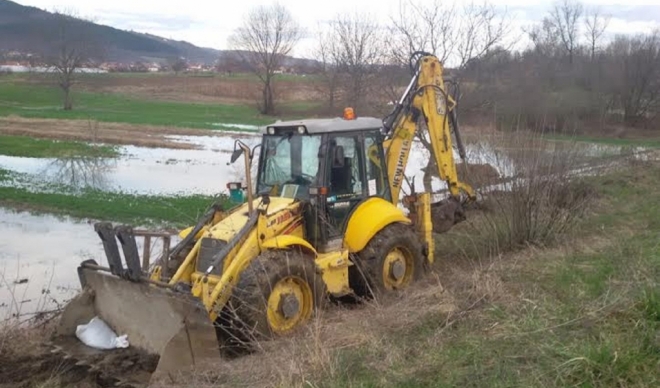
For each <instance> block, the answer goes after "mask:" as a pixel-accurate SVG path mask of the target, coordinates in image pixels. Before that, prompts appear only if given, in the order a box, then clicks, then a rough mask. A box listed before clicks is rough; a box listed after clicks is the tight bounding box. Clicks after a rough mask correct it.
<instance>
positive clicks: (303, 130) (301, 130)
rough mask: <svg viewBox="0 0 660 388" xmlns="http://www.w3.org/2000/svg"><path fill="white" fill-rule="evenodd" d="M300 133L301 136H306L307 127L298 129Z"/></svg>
mask: <svg viewBox="0 0 660 388" xmlns="http://www.w3.org/2000/svg"><path fill="white" fill-rule="evenodd" d="M298 133H299V134H301V135H304V134H305V127H303V126H300V127H298Z"/></svg>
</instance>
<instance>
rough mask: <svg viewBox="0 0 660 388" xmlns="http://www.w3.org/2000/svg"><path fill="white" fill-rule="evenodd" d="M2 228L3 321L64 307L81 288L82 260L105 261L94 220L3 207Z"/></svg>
mask: <svg viewBox="0 0 660 388" xmlns="http://www.w3.org/2000/svg"><path fill="white" fill-rule="evenodd" d="M0 231H1V233H2V239H0V321H2V320H3V319H7V318H10V317H12V315H15V314H16V315H21V316H26V317H30V316H31V315H32V314H33V313H35V312H39V311H49V310H52V309H56V308H58V307H60V306H61V305H62V303H64V301H66V300H67V299H68V298H70V297H72V296H73V295H75V293H76V292H77V291H78V290H79V288H80V283H79V281H78V275H77V272H76V268H77V266H78V264H79V263H80V262H82V261H83V260H88V259H94V260H96V261H97V263H99V264H100V265H107V261H106V260H105V256H104V253H103V246H102V244H101V240H100V239H99V238H98V236H97V235H96V233H95V232H94V226H93V224H92V223H90V222H84V221H79V220H75V219H72V218H70V217H55V216H50V215H40V216H35V215H31V214H29V213H27V212H20V213H17V212H13V211H11V210H6V209H2V208H0ZM177 241H178V240H177V238H176V236H174V238H173V243H176V242H177ZM137 242H138V248H139V249H140V252H142V247H143V244H142V243H143V241H142V239H140V238H139V239H137ZM151 247H152V255H154V256H156V255H158V254H160V253H162V251H163V248H162V242H160V241H159V240H153V241H152V243H151Z"/></svg>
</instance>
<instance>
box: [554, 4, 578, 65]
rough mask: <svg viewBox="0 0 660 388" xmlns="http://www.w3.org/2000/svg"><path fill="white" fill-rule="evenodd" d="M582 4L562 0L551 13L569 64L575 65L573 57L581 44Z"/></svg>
mask: <svg viewBox="0 0 660 388" xmlns="http://www.w3.org/2000/svg"><path fill="white" fill-rule="evenodd" d="M582 13H583V7H582V4H581V3H579V2H576V1H574V0H562V2H561V3H560V2H557V3H555V5H554V7H553V8H552V10H551V11H550V20H551V21H552V24H553V26H554V29H555V33H556V34H557V36H559V39H560V40H561V43H562V47H563V49H564V51H565V52H566V54H567V55H568V61H569V63H571V64H572V63H573V56H574V55H575V50H576V49H577V47H578V45H579V43H578V40H579V35H580V23H579V22H580V19H581V18H582Z"/></svg>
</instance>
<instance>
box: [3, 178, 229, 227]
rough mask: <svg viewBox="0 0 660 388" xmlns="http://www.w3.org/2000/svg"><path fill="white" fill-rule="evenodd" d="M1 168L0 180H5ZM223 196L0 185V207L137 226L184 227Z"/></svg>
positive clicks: (221, 199)
mask: <svg viewBox="0 0 660 388" xmlns="http://www.w3.org/2000/svg"><path fill="white" fill-rule="evenodd" d="M7 175H8V173H7V172H3V171H2V170H0V181H2V179H3V176H4V179H7ZM215 201H220V202H224V201H225V198H224V197H212V196H204V195H190V196H159V195H134V194H121V193H109V192H103V191H99V190H91V189H89V190H83V191H82V192H80V193H79V194H73V193H43V192H41V193H34V192H30V191H28V190H25V189H22V188H15V187H0V206H3V207H7V208H12V209H17V210H27V211H30V212H32V213H48V214H56V215H69V216H72V217H77V218H91V219H94V220H104V221H113V222H121V223H128V224H139V225H158V226H162V227H177V228H180V227H186V226H189V225H190V224H191V223H195V221H196V220H197V217H198V216H200V215H201V214H202V213H203V212H204V210H206V209H207V208H208V206H209V205H211V204H212V203H214V202H215Z"/></svg>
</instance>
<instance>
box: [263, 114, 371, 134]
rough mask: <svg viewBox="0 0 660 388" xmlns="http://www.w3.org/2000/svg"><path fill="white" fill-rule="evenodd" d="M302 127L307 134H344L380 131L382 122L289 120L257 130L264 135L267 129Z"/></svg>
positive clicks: (359, 119) (360, 118)
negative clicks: (347, 132)
mask: <svg viewBox="0 0 660 388" xmlns="http://www.w3.org/2000/svg"><path fill="white" fill-rule="evenodd" d="M301 125H302V126H304V127H306V128H307V133H310V134H318V133H330V132H346V131H360V130H368V129H380V128H382V126H383V121H382V120H381V119H377V118H375V117H357V118H355V119H353V120H345V119H343V118H341V117H336V118H332V119H306V120H291V121H277V122H274V123H272V124H268V125H266V126H263V127H261V128H259V132H261V133H263V134H266V133H268V132H267V129H268V127H275V128H283V127H299V126H301Z"/></svg>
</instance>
